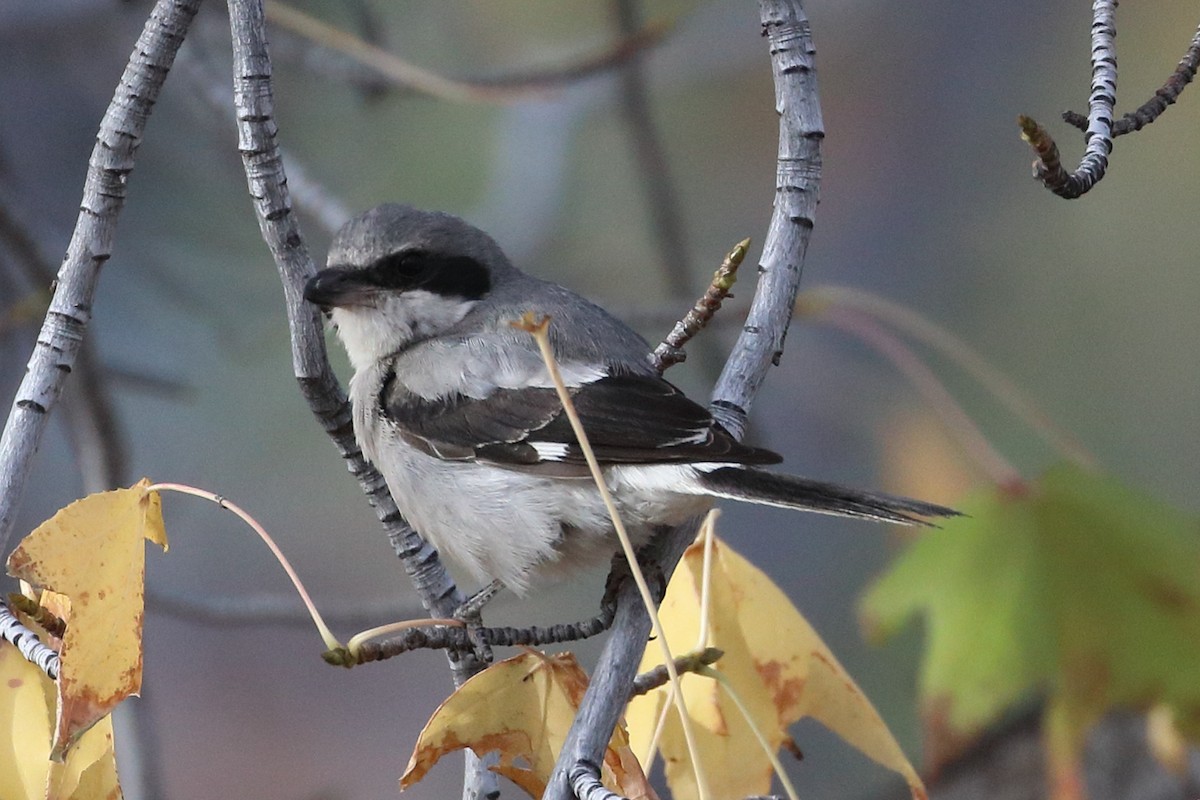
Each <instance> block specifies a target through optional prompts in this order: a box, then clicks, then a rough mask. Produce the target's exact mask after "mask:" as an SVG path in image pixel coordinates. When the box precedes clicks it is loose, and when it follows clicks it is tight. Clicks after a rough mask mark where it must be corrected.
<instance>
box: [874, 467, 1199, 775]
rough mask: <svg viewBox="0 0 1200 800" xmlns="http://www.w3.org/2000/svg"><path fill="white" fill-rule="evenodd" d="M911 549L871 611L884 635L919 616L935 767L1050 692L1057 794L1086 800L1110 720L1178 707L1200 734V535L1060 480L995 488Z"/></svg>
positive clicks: (1115, 491) (1086, 482)
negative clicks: (1092, 747) (1097, 735)
mask: <svg viewBox="0 0 1200 800" xmlns="http://www.w3.org/2000/svg"><path fill="white" fill-rule="evenodd" d="M962 509H963V511H964V512H965V513H966V514H967V516H964V517H960V518H957V519H952V520H948V521H947V522H945V523H944V527H942V528H941V529H940V530H934V531H930V532H928V533H926V534H924V535H923V536H922V537H921V538H920V539H918V540H917V541H915V542H914V543H913V544H912V545H911V546H910V547H909V548H908V549H907V550H906V551H905V552H904V553H903V554H902V555H901V556H900V557H899V558H897V559H896V561H895V563H894V564H893V565H892V566H891V568H890V569H889V570H888V572H887V573H886V574H885V575H884V576H883V577H882V578H880V579H879V581H878V582H877V583H876V584H875V585H874V586H873V587H872V588H871V590H870V591H869V593H868V594H867V595H866V597H865V598H864V601H863V612H864V621H865V623H866V626H867V628H868V630H871V631H873V632H875V633H876V634H881V635H888V634H890V633H892V632H894V631H896V630H897V629H898V628H899V627H901V626H902V625H903V624H904V623H905V622H906V621H907V620H908V619H909V618H910V617H911V616H913V615H914V614H916V613H918V612H920V613H922V614H923V615H924V616H925V619H926V630H927V645H926V649H925V655H924V658H923V663H922V667H921V694H922V702H923V706H924V708H925V713H926V718H927V725H928V727H929V728H930V729H931V731H932V733H933V736H932V741H931V749H932V751H933V752H934V755H935V760H936V759H944V758H946V757H949V756H952V755H953V753H954V752H956V751H957V750H959V749H960V748H961V746H962V745H963V744H964V743H967V742H969V741H971V740H972V739H973V738H974V737H975V736H977V735H978V734H979V732H980V731H981V730H982V729H983V728H984V727H985V726H986V725H987V724H988V723H990V722H992V721H993V720H995V719H996V718H997V717H998V716H999V715H1000V714H1001V713H1002V712H1003V711H1004V710H1005V709H1006V708H1007V707H1009V706H1010V705H1011V704H1012V703H1013V702H1015V701H1016V700H1018V699H1020V698H1022V697H1025V696H1027V695H1030V694H1032V693H1033V692H1035V691H1036V692H1042V693H1044V695H1045V696H1046V698H1047V706H1046V714H1047V718H1046V726H1045V728H1046V731H1047V737H1046V738H1047V746H1048V756H1049V760H1050V770H1049V772H1050V775H1051V788H1052V790H1053V791H1054V792H1055V794H1056V796H1059V797H1070V796H1079V794H1080V792H1081V791H1082V789H1081V786H1082V784H1081V783H1080V782H1079V780H1078V778H1079V771H1078V760H1079V757H1080V753H1081V750H1082V746H1083V741H1084V737H1085V736H1086V734H1087V731H1088V729H1089V728H1090V727H1091V726H1092V725H1093V724H1094V723H1095V722H1096V721H1098V720H1099V719H1100V717H1101V716H1103V715H1104V714H1105V712H1107V711H1108V710H1109V709H1112V708H1113V707H1116V706H1123V707H1132V708H1138V709H1147V708H1149V707H1150V706H1152V705H1154V704H1161V705H1163V706H1165V707H1169V708H1170V709H1171V710H1172V712H1173V713H1174V718H1175V721H1176V723H1177V725H1178V726H1179V729H1180V730H1181V731H1182V732H1183V733H1184V734H1185V735H1187V736H1189V737H1190V738H1192V739H1193V740H1195V739H1196V737H1197V735H1200V580H1197V575H1198V574H1200V520H1197V518H1195V517H1192V516H1189V515H1187V514H1184V513H1182V512H1180V511H1177V510H1175V509H1172V508H1169V507H1167V506H1165V505H1164V504H1162V503H1161V502H1159V501H1158V500H1156V499H1155V498H1153V497H1150V496H1148V495H1146V494H1145V493H1142V492H1139V491H1135V490H1133V489H1130V488H1128V487H1126V486H1125V485H1124V484H1122V483H1121V482H1120V481H1118V480H1116V479H1115V478H1112V477H1110V476H1106V475H1102V474H1099V473H1095V472H1090V471H1087V470H1085V469H1083V468H1080V467H1076V466H1072V465H1061V466H1057V467H1055V468H1053V469H1051V470H1049V471H1048V472H1046V474H1045V475H1044V476H1042V478H1041V479H1040V480H1038V481H1037V482H1036V483H1035V484H1033V485H1032V486H1030V487H1029V488H1028V490H1026V491H1024V492H1021V493H1012V492H1005V491H1001V490H998V489H988V490H984V491H981V492H978V493H976V494H975V495H974V496H972V497H970V498H969V499H968V500H967V501H966V502H964V503H963V504H962Z"/></svg>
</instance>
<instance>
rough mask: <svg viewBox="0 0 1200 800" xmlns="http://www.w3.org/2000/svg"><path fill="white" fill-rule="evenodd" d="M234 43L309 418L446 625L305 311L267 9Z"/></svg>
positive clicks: (449, 589) (466, 673)
mask: <svg viewBox="0 0 1200 800" xmlns="http://www.w3.org/2000/svg"><path fill="white" fill-rule="evenodd" d="M229 24H230V32H231V35H232V39H233V87H234V106H235V108H236V111H237V125H238V149H239V150H240V152H241V154H242V164H243V166H244V168H245V171H246V179H247V182H248V184H249V189H250V197H251V198H252V200H253V201H254V210H255V212H256V213H257V215H258V224H259V229H260V230H261V232H262V236H263V240H264V241H265V242H266V244H267V247H268V248H269V249H270V251H271V255H272V256H273V257H274V260H275V265H276V267H277V269H278V270H279V277H280V280H281V281H282V283H283V294H284V300H285V303H286V306H287V315H288V325H289V329H290V332H291V343H292V369H293V371H294V373H295V375H296V380H297V381H298V382H299V383H300V391H301V393H302V394H303V396H304V399H305V400H306V401H307V403H308V405H309V408H310V410H311V411H312V412H313V414H314V415H315V416H316V417H317V420H318V421H319V422H320V423H321V425H322V427H323V428H324V429H325V432H326V433H327V434H329V436H330V438H331V439H333V442H334V444H335V445H336V447H337V448H338V451H339V452H340V453H341V455H342V458H343V459H344V460H345V461H346V464H347V466H348V467H349V469H350V472H351V473H352V474H353V475H354V477H355V478H357V479H358V482H359V485H360V486H361V487H362V489H363V492H364V493H365V494H366V495H367V502H369V503H370V504H371V505H372V506H373V507H374V509H375V513H376V515H377V516H378V517H379V521H380V522H381V523H382V524H383V526H384V530H385V531H386V532H387V535H388V539H389V540H390V541H391V543H392V546H393V548H395V551H396V554H397V555H398V556H399V558H400V561H401V563H402V564H403V566H404V569H405V572H407V573H408V576H409V578H410V579H411V580H412V582H413V585H414V586H415V587H416V589H417V592H418V593H419V595H420V597H421V602H422V604H423V605H424V606H425V608H426V609H427V610H428V611H430V613H431V614H433V616H437V617H448V616H450V615H451V614H453V612H454V610H455V609H456V608H457V607H458V606H460V605H461V604H462V603H463V601H464V600H465V598H464V596H463V594H462V592H460V591H459V590H458V587H457V586H455V585H454V582H453V581H452V580H451V579H450V576H449V574H448V573H447V572H446V570H445V567H443V566H442V563H441V560H440V559H439V558H438V554H437V551H436V550H434V549H433V548H432V547H430V546H429V544H427V543H426V542H425V541H424V540H423V539H421V537H420V536H419V535H418V534H417V532H416V531H414V530H413V528H412V526H410V525H409V524H408V523H407V522H406V521H405V519H404V517H403V516H402V515H401V513H400V510H399V509H398V508H397V507H396V503H395V501H394V500H393V499H392V496H391V494H390V493H389V492H388V488H387V484H386V483H385V482H384V480H383V476H382V475H380V474H379V472H378V470H376V469H375V468H374V467H373V466H371V465H370V464H369V463H368V462H367V460H366V459H365V458H364V457H363V454H362V451H361V450H360V449H359V447H358V444H357V443H356V442H355V440H354V433H353V423H352V420H351V412H350V402H349V400H348V399H347V397H346V394H345V392H344V391H343V390H342V387H341V385H340V384H339V383H338V381H337V377H336V376H335V375H334V374H333V370H332V369H331V368H330V366H329V359H328V357H327V354H326V350H325V337H324V333H323V331H322V327H321V323H320V320H319V318H318V312H317V310H316V308H315V307H314V306H312V305H311V304H309V303H306V302H304V297H303V291H304V284H305V282H306V281H307V280H308V279H309V278H311V277H312V276H313V275H314V274H315V273H316V269H315V267H314V266H313V262H312V258H311V257H310V256H309V252H308V247H307V246H306V245H305V243H304V238H303V236H302V235H301V233H300V227H299V225H298V223H297V221H296V218H295V215H294V214H293V213H292V206H291V198H290V196H289V194H288V187H287V178H286V176H285V174H284V169H283V162H282V160H281V159H280V156H279V147H278V144H277V143H276V135H277V133H278V128H277V127H276V125H275V116H274V99H273V90H272V86H271V58H270V54H269V53H268V51H267V39H266V26H265V23H264V21H263V6H262V1H261V0H233V2H230V4H229ZM447 656H448V658H449V660H450V668H451V671H452V673H453V676H454V683H455V685H458V686H461V685H462V684H463V683H464V682H465V681H466V680H467V679H468V678H469V677H470V676H471V675H473V674H475V673H476V672H478V671H479V670H480V669H482V667H483V664H481V663H480V662H479V661H478V660H477V659H476V658H475V656H474V655H473V654H472V653H470V652H464V651H457V652H448V653H447ZM467 762H468V769H467V780H466V785H465V788H464V796H476V795H478V796H484V795H486V794H489V793H490V791H491V789H490V788H488V787H494V786H495V785H496V784H495V776H494V775H492V774H491V773H489V772H487V770H485V769H483V767H482V766H481V763H480V762H479V761H478V759H475V758H474V757H473V756H472V755H468V757H467Z"/></svg>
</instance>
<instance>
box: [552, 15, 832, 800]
mask: <svg viewBox="0 0 1200 800" xmlns="http://www.w3.org/2000/svg"><path fill="white" fill-rule="evenodd" d="M759 11H760V19H761V22H762V25H763V30H764V32H765V33H766V35H767V37H768V40H769V42H770V53H771V73H772V76H773V78H774V81H775V98H776V108H777V110H778V111H779V113H780V124H779V156H780V158H779V169H778V185H777V187H776V195H775V196H776V201H775V212H774V214H773V215H772V220H771V226H770V228H769V230H768V233H767V238H766V244H765V247H764V249H763V262H762V265H761V268H762V272H761V275H760V278H759V282H758V287H757V289H756V291H755V296H754V303H753V306H752V311H751V315H752V319H753V323H749V324H748V326H747V328H744V329H743V332H742V336H741V337H739V339H738V343H737V345H736V346H735V350H734V352H733V354H732V355H731V356H730V359H729V361H728V362H726V368H725V371H724V372H723V373H722V375H721V378H720V380H719V381H718V383H717V388H716V389H715V390H714V392H713V413H714V414H719V415H720V418H721V421H722V422H723V423H724V424H725V427H726V428H727V429H728V430H729V431H730V432H732V433H733V434H734V435H735V436H739V437H740V436H741V435H742V434H743V433H744V431H745V425H746V414H747V411H748V409H749V408H750V406H751V404H752V402H753V399H754V397H755V395H756V394H757V393H758V390H759V388H760V387H761V385H762V381H763V379H764V378H765V376H766V373H767V371H768V370H769V369H770V366H771V364H772V362H775V361H777V360H778V354H779V353H780V352H782V347H783V339H784V336H785V334H786V332H787V326H788V322H789V320H790V319H791V310H792V304H793V303H794V302H795V300H796V291H797V289H798V285H799V279H800V271H801V267H802V266H803V260H804V252H805V249H806V247H807V243H808V238H809V234H810V232H811V229H812V218H813V211H814V209H815V207H816V200H817V185H818V182H819V180H820V164H821V160H820V143H821V139H822V138H823V136H824V125H823V123H822V122H821V111H820V105H819V100H818V92H817V83H816V73H815V71H814V68H813V47H812V38H811V32H810V30H809V24H808V17H807V16H806V15H805V13H804V8H803V3H802V2H800V0H759ZM698 524H699V520H698V519H693V520H691V521H689V522H688V523H687V524H685V525H682V526H680V527H678V528H675V529H673V530H669V531H663V532H662V534H661V535H659V536H657V537H656V538H655V539H654V540H653V542H652V547H653V549H654V555H656V556H658V559H659V560H658V564H659V566H660V567H662V570H663V574H664V576H668V577H669V576H670V573H671V571H672V569H673V568H674V566H675V563H676V562H677V561H678V560H679V557H680V556H681V555H682V554H683V551H684V549H685V548H686V547H687V546H688V544H689V543H690V542H691V541H692V540H693V539H694V538H695V535H696V529H697V526H698ZM649 631H650V621H649V617H648V616H647V614H646V612H645V610H644V609H643V608H641V607H640V604H639V603H638V600H637V594H636V591H635V587H633V586H632V585H630V584H628V583H627V584H626V585H625V587H623V589H622V591H621V592H620V594H619V595H618V601H617V615H616V619H615V621H614V622H613V626H612V631H611V633H610V634H609V637H608V640H607V641H606V642H605V646H604V651H603V653H602V654H601V656H600V660H599V662H598V663H597V666H596V669H595V670H594V671H593V674H592V678H591V682H590V684H589V685H588V690H587V693H586V694H585V695H584V699H583V702H582V703H581V704H580V707H579V711H578V713H577V714H576V715H575V721H574V722H573V723H572V725H571V730H570V731H569V733H568V734H567V739H566V741H565V742H564V743H563V747H562V750H561V751H560V753H559V758H558V762H557V763H556V764H555V765H554V771H553V773H552V774H551V776H550V780H549V782H548V784H547V789H546V792H545V794H544V797H545V798H546V800H569V798H572V797H574V795H573V794H572V789H571V782H570V780H569V776H570V775H571V774H572V773H573V772H574V770H575V767H576V765H579V764H585V765H586V764H597V763H599V761H600V759H601V758H602V757H603V753H604V748H605V746H606V745H607V744H608V740H609V737H610V736H611V735H612V731H613V729H614V728H615V727H616V724H617V720H618V718H619V717H620V714H621V711H622V702H621V701H620V699H618V698H621V697H623V696H624V692H626V691H628V687H629V685H630V684H631V682H632V681H633V678H634V675H635V674H636V673H637V667H638V663H639V661H640V659H641V653H642V647H641V644H642V643H643V642H645V640H646V636H647V634H648V633H649Z"/></svg>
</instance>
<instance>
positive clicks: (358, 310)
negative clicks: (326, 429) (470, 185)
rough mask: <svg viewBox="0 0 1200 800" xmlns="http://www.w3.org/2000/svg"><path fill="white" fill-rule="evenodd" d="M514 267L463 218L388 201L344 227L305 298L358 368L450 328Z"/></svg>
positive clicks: (487, 238)
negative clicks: (324, 317) (329, 322)
mask: <svg viewBox="0 0 1200 800" xmlns="http://www.w3.org/2000/svg"><path fill="white" fill-rule="evenodd" d="M512 270H513V267H512V266H511V265H509V263H508V259H507V258H506V257H505V255H504V253H503V251H501V249H500V246H499V245H497V244H496V242H495V241H494V240H492V238H491V237H490V236H488V235H487V234H486V233H484V232H483V231H481V230H479V229H478V228H475V227H473V226H471V225H469V224H468V223H466V222H464V221H463V220H461V219H459V218H458V217H455V216H452V215H450V214H442V213H438V212H433V211H421V210H419V209H415V208H412V207H410V206H405V205H398V204H392V203H389V204H385V205H381V206H377V207H375V208H373V209H371V210H370V211H367V212H365V213H363V214H360V215H359V216H357V217H355V218H354V219H352V220H350V221H349V222H347V223H346V224H345V225H343V226H342V228H341V230H340V231H338V233H337V235H336V236H335V237H334V240H333V245H332V246H331V247H330V249H329V261H328V265H327V267H326V268H325V269H323V270H321V271H320V272H318V273H317V274H316V275H315V276H313V278H312V279H311V280H310V281H309V282H308V284H307V285H306V286H305V287H304V299H305V300H308V301H309V302H310V303H315V304H316V305H318V306H320V307H321V308H322V309H323V310H324V311H326V312H328V313H329V314H330V316H331V318H332V320H333V322H334V324H335V325H336V326H337V330H338V335H339V337H340V338H341V340H342V344H343V345H345V347H346V352H347V353H348V354H349V356H350V361H351V363H352V364H353V365H354V368H355V370H361V369H365V368H366V367H369V366H370V365H372V364H374V363H375V362H377V361H378V360H379V359H381V358H384V357H386V356H388V355H391V354H392V353H395V352H396V351H398V350H400V349H401V348H403V347H405V346H406V345H408V344H410V343H412V342H414V341H417V340H420V339H425V338H428V337H430V336H436V335H438V334H440V333H443V332H445V331H446V330H449V329H450V328H452V327H453V326H454V325H456V324H458V322H459V321H461V320H462V318H463V317H465V316H466V315H467V313H468V312H469V311H470V310H471V308H473V307H474V305H475V304H476V303H478V302H479V301H480V300H481V299H483V297H484V296H486V295H487V294H488V292H490V291H491V290H492V287H493V285H494V283H495V281H496V280H497V278H500V277H501V276H503V275H504V274H505V273H507V272H509V271H512Z"/></svg>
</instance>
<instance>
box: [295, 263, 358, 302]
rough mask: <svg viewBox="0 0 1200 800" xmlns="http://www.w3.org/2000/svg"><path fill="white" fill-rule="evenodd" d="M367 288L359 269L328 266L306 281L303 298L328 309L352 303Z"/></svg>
mask: <svg viewBox="0 0 1200 800" xmlns="http://www.w3.org/2000/svg"><path fill="white" fill-rule="evenodd" d="M368 288H369V287H368V286H367V284H366V282H365V281H364V280H363V276H362V273H361V270H356V269H347V268H345V267H330V268H329V269H323V270H321V271H320V272H318V273H317V274H316V275H314V276H313V277H312V278H311V279H310V280H309V281H308V283H307V284H306V285H305V286H304V299H305V300H307V301H308V302H310V303H313V304H315V305H318V306H320V307H321V309H322V310H324V311H328V310H329V309H331V308H337V307H339V306H346V305H353V304H354V301H355V300H357V299H359V298H361V297H362V296H363V295H364V294H366V293H367V290H368Z"/></svg>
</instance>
